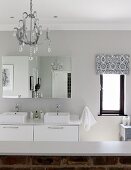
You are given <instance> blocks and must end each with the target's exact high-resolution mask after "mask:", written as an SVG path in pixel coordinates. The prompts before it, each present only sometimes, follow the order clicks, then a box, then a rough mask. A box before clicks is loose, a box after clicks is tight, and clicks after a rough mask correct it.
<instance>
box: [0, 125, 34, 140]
mask: <svg viewBox="0 0 131 170" xmlns="http://www.w3.org/2000/svg"><path fill="white" fill-rule="evenodd" d="M0 141H33V126H23V125H22V126H19V125H0Z"/></svg>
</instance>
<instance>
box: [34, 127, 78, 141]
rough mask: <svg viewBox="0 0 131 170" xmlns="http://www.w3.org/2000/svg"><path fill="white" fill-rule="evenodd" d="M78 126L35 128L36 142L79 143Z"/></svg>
mask: <svg viewBox="0 0 131 170" xmlns="http://www.w3.org/2000/svg"><path fill="white" fill-rule="evenodd" d="M78 128H79V127H78V126H52V125H51V126H49V125H38V126H34V141H78V140H79V129H78Z"/></svg>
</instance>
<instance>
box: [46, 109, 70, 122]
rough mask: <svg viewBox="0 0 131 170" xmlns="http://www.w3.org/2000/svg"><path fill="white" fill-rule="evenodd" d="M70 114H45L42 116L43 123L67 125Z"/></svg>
mask: <svg viewBox="0 0 131 170" xmlns="http://www.w3.org/2000/svg"><path fill="white" fill-rule="evenodd" d="M69 121H70V113H68V112H59V113H58V114H57V112H47V113H45V115H44V123H47V124H48V123H53V124H64V123H69Z"/></svg>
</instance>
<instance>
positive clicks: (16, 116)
mask: <svg viewBox="0 0 131 170" xmlns="http://www.w3.org/2000/svg"><path fill="white" fill-rule="evenodd" d="M27 115H28V113H27V112H5V113H2V114H0V123H3V124H14V123H15V124H16V123H17V124H23V123H25V121H26V119H27Z"/></svg>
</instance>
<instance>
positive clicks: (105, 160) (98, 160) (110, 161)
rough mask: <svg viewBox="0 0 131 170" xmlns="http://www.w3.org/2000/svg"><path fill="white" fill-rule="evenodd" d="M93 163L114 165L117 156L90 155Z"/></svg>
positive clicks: (116, 161)
mask: <svg viewBox="0 0 131 170" xmlns="http://www.w3.org/2000/svg"><path fill="white" fill-rule="evenodd" d="M91 159H92V161H93V164H94V165H116V164H117V163H118V158H117V157H113V156H105V157H104V156H96V157H91Z"/></svg>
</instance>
